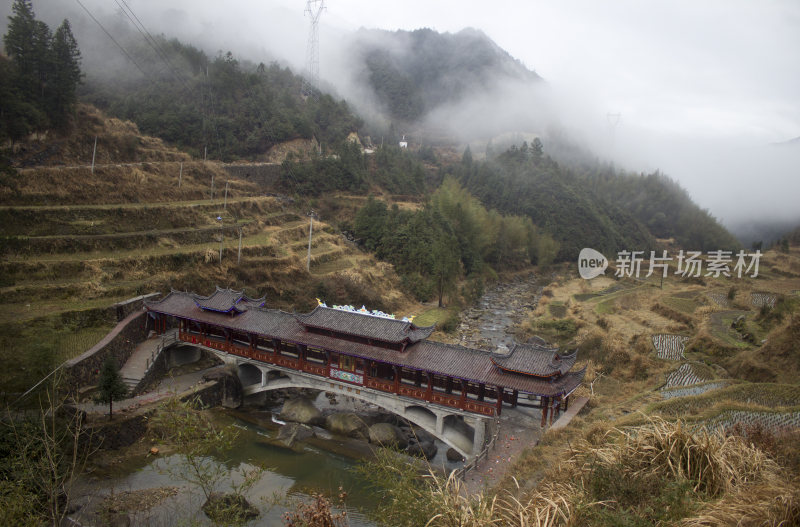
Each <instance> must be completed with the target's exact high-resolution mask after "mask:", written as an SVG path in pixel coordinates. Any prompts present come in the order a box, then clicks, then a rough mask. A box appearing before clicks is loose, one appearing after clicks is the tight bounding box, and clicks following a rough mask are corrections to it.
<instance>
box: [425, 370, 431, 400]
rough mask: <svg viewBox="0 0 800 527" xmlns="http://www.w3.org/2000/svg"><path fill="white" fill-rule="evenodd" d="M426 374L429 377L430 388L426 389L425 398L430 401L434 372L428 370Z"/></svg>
mask: <svg viewBox="0 0 800 527" xmlns="http://www.w3.org/2000/svg"><path fill="white" fill-rule="evenodd" d="M425 375H426V376H427V377H428V389H427V390H425V400H426V401H428V402H430V401H431V395H432V394H433V374H432V373H430V372H427V371H426V372H425Z"/></svg>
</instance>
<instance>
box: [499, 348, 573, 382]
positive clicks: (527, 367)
mask: <svg viewBox="0 0 800 527" xmlns="http://www.w3.org/2000/svg"><path fill="white" fill-rule="evenodd" d="M577 358H578V352H577V350H575V351H573V352H572V353H569V354H566V355H559V353H558V348H551V347H548V346H546V345H543V343H541V342H535V343H531V344H517V345H516V346H514V348H513V349H512V350H511V351H510V352H509V353H508V354H507V355H499V354H492V357H491V359H492V362H493V363H494V364H495V365H496V366H497V367H498V368H500V369H502V370H504V371H509V372H516V373H522V374H525V375H534V376H536V377H553V376H557V375H564V374H565V373H567V372H568V371H569V370H571V369H572V366H574V365H575V360H576V359H577Z"/></svg>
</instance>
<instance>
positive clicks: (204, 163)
mask: <svg viewBox="0 0 800 527" xmlns="http://www.w3.org/2000/svg"><path fill="white" fill-rule="evenodd" d="M206 157H208V146H204V147H203V166H206Z"/></svg>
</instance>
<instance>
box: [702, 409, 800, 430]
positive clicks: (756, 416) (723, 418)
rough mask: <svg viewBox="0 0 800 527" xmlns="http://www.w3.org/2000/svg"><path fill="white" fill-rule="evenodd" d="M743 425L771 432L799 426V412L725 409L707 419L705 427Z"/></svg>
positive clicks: (710, 428) (727, 427)
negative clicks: (758, 427)
mask: <svg viewBox="0 0 800 527" xmlns="http://www.w3.org/2000/svg"><path fill="white" fill-rule="evenodd" d="M738 423H741V424H742V425H743V426H745V427H751V426H761V427H762V428H764V429H767V430H769V431H771V432H773V433H778V432H781V431H782V430H786V429H788V428H800V412H748V411H746V410H726V411H724V412H722V413H721V414H719V415H718V416H716V417H714V418H712V419H709V421H708V422H707V423H706V428H708V429H709V430H713V431H716V432H720V431H725V430H727V429H729V428H732V427H733V426H735V425H736V424H738Z"/></svg>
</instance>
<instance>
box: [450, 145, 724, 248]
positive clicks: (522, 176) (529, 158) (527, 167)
mask: <svg viewBox="0 0 800 527" xmlns="http://www.w3.org/2000/svg"><path fill="white" fill-rule="evenodd" d="M468 154H469V152H465V155H464V158H463V160H462V162H461V164H460V165H457V166H455V167H452V168H451V169H450V171H451V172H452V173H453V174H454V175H455V176H456V177H457V178H458V180H459V181H460V182H461V184H462V185H464V187H465V188H466V189H467V190H468V191H469V192H471V193H473V194H474V195H475V196H477V197H478V198H479V199H480V200H481V202H482V203H484V204H485V205H486V206H488V207H493V208H496V209H497V210H498V211H500V212H503V213H510V214H522V215H525V216H527V217H529V218H531V220H532V221H533V222H534V223H535V224H536V225H538V226H539V227H541V228H542V229H543V230H545V231H546V232H548V233H549V234H551V235H552V237H553V238H555V239H556V240H557V241H558V242H559V243H560V250H559V252H558V255H557V257H556V259H557V260H559V261H563V260H567V261H572V260H575V259H576V258H577V257H578V253H579V252H580V250H581V249H582V248H584V247H592V248H594V249H597V250H599V251H600V252H603V253H604V254H607V255H609V257H610V256H611V255H614V254H616V253H617V252H618V251H621V250H642V251H649V250H653V249H655V240H654V239H653V236H655V237H662V238H669V237H674V238H675V239H676V241H677V242H678V243H679V244H680V245H681V246H682V247H684V248H686V249H699V250H709V249H717V248H720V249H722V248H735V247H738V245H739V243H738V242H737V241H736V240H735V238H733V236H731V235H730V234H729V233H728V232H727V231H726V230H725V229H724V228H723V227H722V226H721V225H720V224H719V223H717V222H716V220H715V219H714V218H713V217H711V216H710V215H709V214H708V212H707V211H703V210H700V209H699V208H698V207H697V205H695V204H694V203H692V201H691V199H690V198H689V196H688V194H687V193H686V191H685V190H683V189H682V188H681V187H680V186H679V185H678V184H677V183H675V182H673V181H672V180H670V179H669V178H667V177H665V176H662V175H660V174H658V173H656V174H653V175H650V176H639V175H633V174H626V173H618V172H616V171H615V170H614V169H612V168H609V167H604V166H602V165H600V164H599V163H593V164H588V165H585V166H583V165H582V166H576V167H567V166H566V165H564V166H562V165H560V164H559V163H557V162H556V161H555V160H553V159H552V158H550V157H549V156H547V155H544V154H543V153H542V152H540V149H539V148H534V147H530V146H528V145H527V143H523V144H522V146H521V147H516V146H512V147H511V148H510V149H509V150H507V151H505V152H503V153H501V154H499V155H498V156H496V157H495V158H494V159H490V160H489V161H486V162H476V161H473V159H472V156H471V154H469V155H468ZM646 254H649V253H646Z"/></svg>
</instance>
